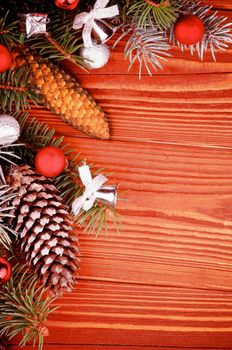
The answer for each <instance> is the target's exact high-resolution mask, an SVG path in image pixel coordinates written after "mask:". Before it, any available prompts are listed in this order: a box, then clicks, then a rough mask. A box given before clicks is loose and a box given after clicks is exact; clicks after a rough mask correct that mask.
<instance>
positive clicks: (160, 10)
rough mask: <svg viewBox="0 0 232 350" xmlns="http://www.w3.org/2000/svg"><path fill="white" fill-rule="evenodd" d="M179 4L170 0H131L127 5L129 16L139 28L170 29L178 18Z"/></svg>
mask: <svg viewBox="0 0 232 350" xmlns="http://www.w3.org/2000/svg"><path fill="white" fill-rule="evenodd" d="M178 9H179V6H178V4H177V2H174V1H170V0H160V1H145V0H131V1H128V4H127V15H128V16H130V17H131V18H132V22H133V23H135V24H136V25H137V26H138V27H142V28H144V29H147V28H149V27H153V26H154V27H158V28H159V29H161V30H162V29H168V28H169V27H170V26H171V24H172V23H174V22H175V21H176V19H177V16H178Z"/></svg>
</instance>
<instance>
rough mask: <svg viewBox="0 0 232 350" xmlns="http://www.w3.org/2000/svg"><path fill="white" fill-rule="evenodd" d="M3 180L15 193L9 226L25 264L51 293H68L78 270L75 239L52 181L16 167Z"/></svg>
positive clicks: (30, 170) (25, 168) (23, 168)
mask: <svg viewBox="0 0 232 350" xmlns="http://www.w3.org/2000/svg"><path fill="white" fill-rule="evenodd" d="M7 181H8V183H9V185H10V186H11V187H12V188H14V190H15V191H17V194H18V195H17V196H16V197H15V198H14V199H13V201H12V205H13V206H14V207H15V209H13V210H12V214H13V215H14V216H15V217H14V219H13V222H12V224H13V228H14V229H15V230H16V231H17V232H18V240H19V243H20V246H21V251H22V253H23V254H24V255H25V259H26V261H27V262H28V264H29V266H31V267H32V268H33V269H34V271H35V273H36V274H37V275H38V276H39V278H40V279H41V281H42V283H43V284H44V285H45V286H46V287H49V288H50V290H51V291H52V293H54V294H56V295H61V294H62V293H63V292H64V291H71V290H72V288H73V286H74V284H75V279H76V273H77V270H78V265H77V261H78V258H77V256H76V255H77V251H78V248H77V243H76V241H77V237H76V236H75V234H74V232H73V228H72V222H71V219H70V217H69V213H68V212H67V210H66V208H65V207H64V204H63V200H62V198H61V197H60V196H59V194H58V191H57V189H56V187H55V186H54V185H53V184H52V180H50V179H47V178H45V177H43V176H41V175H38V174H37V173H36V172H35V171H34V170H32V169H31V168H30V167H29V166H21V167H19V166H17V167H12V168H11V171H10V173H9V175H8V178H7Z"/></svg>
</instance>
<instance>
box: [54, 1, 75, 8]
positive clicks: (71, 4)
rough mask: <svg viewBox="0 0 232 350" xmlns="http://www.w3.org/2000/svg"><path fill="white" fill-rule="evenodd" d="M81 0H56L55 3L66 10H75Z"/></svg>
mask: <svg viewBox="0 0 232 350" xmlns="http://www.w3.org/2000/svg"><path fill="white" fill-rule="evenodd" d="M79 1H80V0H55V4H56V6H58V7H61V8H62V9H65V10H73V9H75V7H77V5H78V4H79Z"/></svg>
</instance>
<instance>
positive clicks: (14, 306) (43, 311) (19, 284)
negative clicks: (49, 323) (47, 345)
mask: <svg viewBox="0 0 232 350" xmlns="http://www.w3.org/2000/svg"><path fill="white" fill-rule="evenodd" d="M37 279H38V278H37V276H36V275H34V274H32V273H30V272H29V270H28V268H27V267H26V266H25V265H19V264H17V265H16V266H15V267H14V269H13V276H12V278H11V279H10V281H8V282H7V283H6V284H5V285H3V286H2V289H1V290H0V336H2V335H6V336H7V337H8V338H9V339H12V338H13V337H15V336H16V335H17V334H21V335H22V340H21V342H20V344H19V346H25V345H26V344H27V343H28V342H29V341H31V340H32V341H33V345H34V346H35V344H36V343H37V342H38V349H39V350H42V348H43V342H44V337H45V336H47V335H48V330H47V328H46V325H45V321H46V319H47V317H48V315H49V314H50V313H51V312H52V311H54V310H55V309H56V308H57V307H54V308H50V305H51V303H52V302H54V301H55V300H56V298H55V297H51V296H49V295H48V293H47V289H46V288H44V287H42V286H38V283H37Z"/></svg>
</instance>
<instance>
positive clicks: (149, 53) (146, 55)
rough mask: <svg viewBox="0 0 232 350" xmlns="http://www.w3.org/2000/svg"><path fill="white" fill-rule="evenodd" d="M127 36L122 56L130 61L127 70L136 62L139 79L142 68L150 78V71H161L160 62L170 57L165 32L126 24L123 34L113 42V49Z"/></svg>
mask: <svg viewBox="0 0 232 350" xmlns="http://www.w3.org/2000/svg"><path fill="white" fill-rule="evenodd" d="M127 35H129V39H128V41H127V44H126V45H125V49H124V56H125V59H129V61H130V63H129V68H128V70H130V69H131V67H132V66H133V65H134V64H135V62H136V61H138V63H139V72H138V75H139V78H141V75H142V69H143V66H144V67H145V69H146V71H147V72H148V74H149V75H150V76H152V70H153V71H157V69H162V64H161V61H163V60H166V58H167V57H170V56H171V54H170V53H169V52H168V50H169V49H170V46H169V44H168V42H167V38H166V34H165V32H162V31H160V30H159V29H158V28H157V27H156V28H155V27H152V28H150V29H147V30H144V29H142V28H140V27H137V26H135V25H132V24H127V25H125V26H124V27H123V33H122V35H121V36H120V37H119V38H118V40H117V41H116V42H115V44H114V47H115V46H116V45H117V43H118V42H119V41H120V40H121V39H123V38H124V37H125V36H127Z"/></svg>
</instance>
